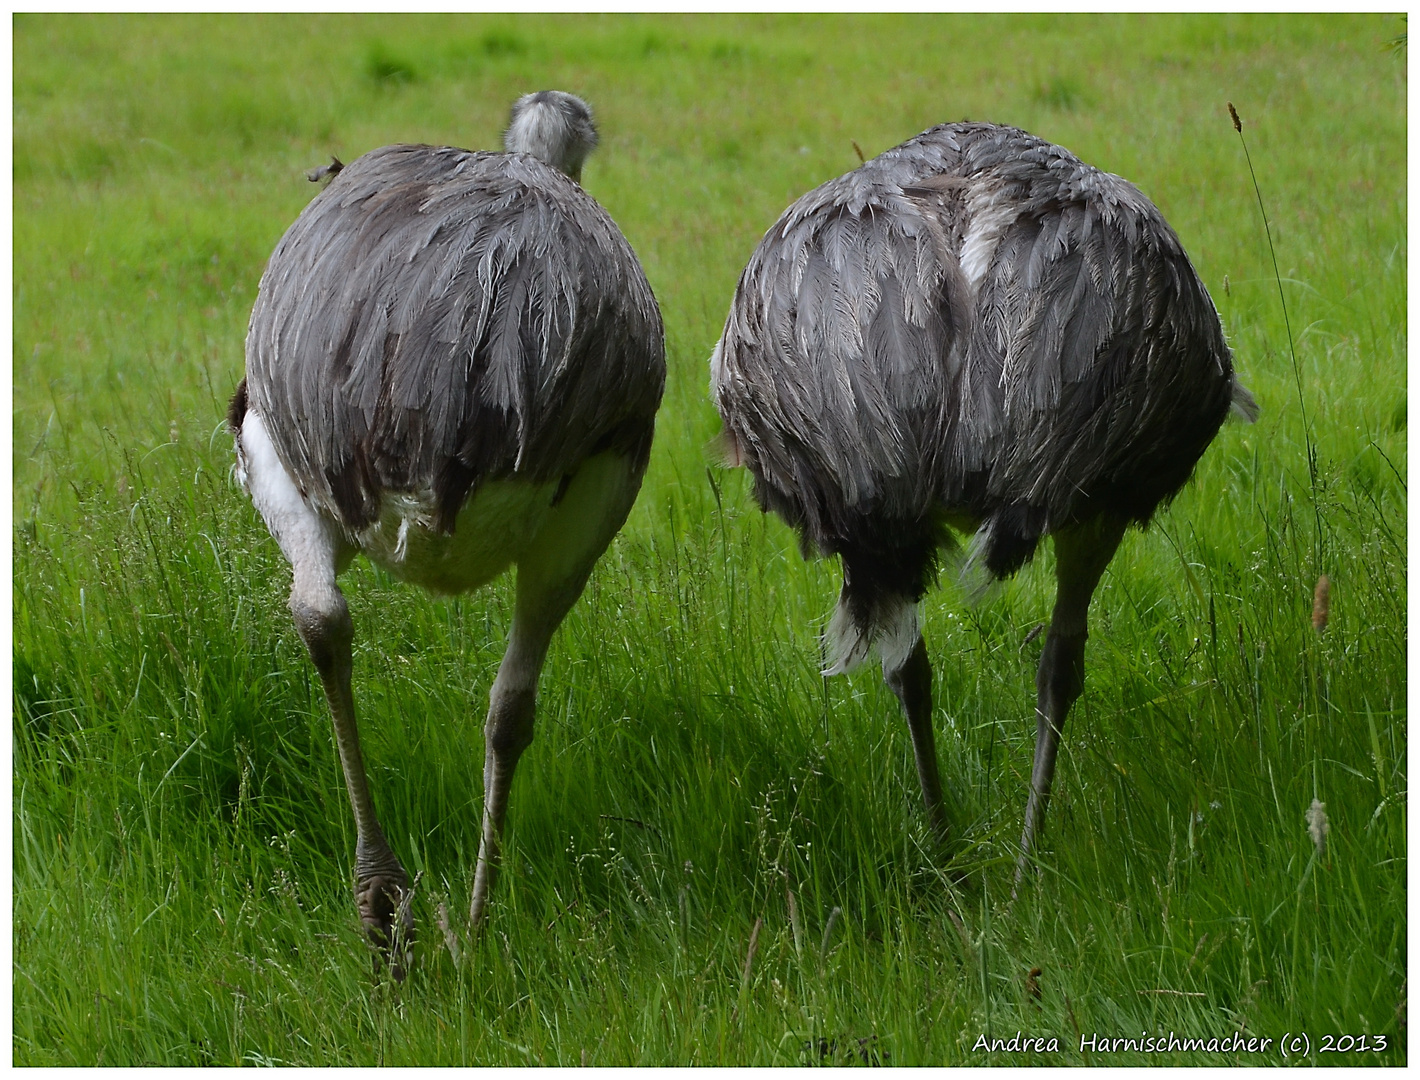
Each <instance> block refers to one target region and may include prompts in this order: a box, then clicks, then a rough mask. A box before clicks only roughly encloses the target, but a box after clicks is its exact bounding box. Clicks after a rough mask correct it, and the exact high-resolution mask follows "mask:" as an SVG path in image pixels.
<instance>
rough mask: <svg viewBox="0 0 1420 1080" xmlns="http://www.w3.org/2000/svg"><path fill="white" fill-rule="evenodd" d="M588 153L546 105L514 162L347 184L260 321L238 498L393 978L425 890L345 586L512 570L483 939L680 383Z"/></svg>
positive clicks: (526, 103) (384, 162) (411, 161)
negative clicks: (384, 757) (580, 602)
mask: <svg viewBox="0 0 1420 1080" xmlns="http://www.w3.org/2000/svg"><path fill="white" fill-rule="evenodd" d="M596 142H597V134H596V129H595V127H594V126H593V122H592V114H591V110H590V109H589V108H588V107H587V105H586V103H585V102H583V101H581V100H580V99H579V98H576V97H574V96H572V95H571V94H565V93H562V92H560V91H555V90H548V91H542V92H540V93H536V94H528V95H525V96H524V97H521V98H519V99H518V101H517V102H516V103H515V104H514V105H513V108H512V115H511V118H510V120H509V124H508V128H507V131H506V133H505V135H504V146H505V149H506V152H505V153H491V152H473V151H468V150H460V149H457V148H454V147H448V146H415V145H396V146H385V147H381V148H380V149H378V150H372V151H371V152H370V153H368V154H365V155H364V156H363V157H361V158H359V159H358V160H356V161H354V162H352V163H351V164H350V165H348V166H343V167H342V166H340V165H339V163H338V162H334V163H333V164H332V167H330V168H329V169H327V172H329V173H333V174H336V175H334V179H333V180H331V182H330V183H329V185H328V186H327V187H326V188H325V190H324V191H322V192H321V193H320V194H319V195H317V196H316V197H315V198H314V199H313V200H312V201H311V203H310V205H309V206H307V207H306V209H305V210H304V211H303V212H302V213H301V215H300V216H299V217H298V218H297V219H296V222H295V224H293V225H292V226H291V227H290V229H289V230H287V232H286V234H285V236H283V237H282V238H281V241H280V243H278V244H277V245H276V250H275V251H274V252H273V253H272V256H271V259H270V262H269V263H268V265H267V267H266V272H265V273H264V274H263V275H262V279H261V285H260V289H259V292H258V296H257V300H256V305H255V307H254V308H253V309H252V315H251V324H250V329H249V330H248V333H247V342H246V364H247V370H246V378H245V379H244V380H243V381H242V383H241V384H240V385H239V386H238V388H237V392H236V395H235V397H234V398H233V400H232V406H231V411H230V415H229V423H230V426H231V429H232V432H233V434H234V436H235V438H236V452H237V476H238V479H239V480H240V482H241V484H242V486H243V487H244V488H245V489H246V490H247V491H248V492H249V493H250V495H251V498H252V502H253V503H254V504H255V505H256V508H257V510H258V511H259V512H260V514H261V516H262V518H263V520H264V521H265V522H266V525H267V527H268V529H270V531H271V534H272V536H273V537H275V539H276V541H277V543H278V544H279V545H280V547H281V550H282V552H283V553H284V554H285V556H286V558H287V559H288V560H289V562H290V563H291V569H292V578H293V580H292V586H291V603H290V607H291V614H292V616H293V617H294V619H295V623H296V629H297V631H298V632H299V633H300V636H301V638H302V639H303V640H304V642H305V644H306V646H307V648H308V650H309V652H310V656H311V659H312V661H313V662H314V664H315V666H316V670H317V671H318V672H319V674H320V679H321V683H322V685H323V687H324V689H325V694H326V699H327V702H328V703H329V706H330V712H331V717H332V720H333V721H334V726H335V737H336V743H337V746H338V748H339V753H340V763H341V767H342V769H343V772H344V775H345V783H346V787H347V789H348V792H349V796H350V805H351V808H352V809H353V811H354V816H355V825H356V834H357V841H356V851H355V898H356V903H357V906H358V908H359V913H360V918H361V920H362V921H363V923H364V925H365V927H366V930H367V932H368V933H369V936H370V938H371V940H372V941H374V942H375V943H376V944H377V945H379V946H380V947H381V948H382V949H383V950H384V951H385V953H386V954H387V955H389V957H390V961H391V969H392V972H393V974H394V975H395V976H396V977H397V978H402V977H403V973H404V969H405V966H406V964H407V953H406V944H407V942H408V940H409V935H410V932H411V931H412V928H413V924H412V919H411V916H410V914H409V910H408V908H409V904H408V899H409V892H408V890H409V887H410V883H409V878H408V875H407V874H406V872H405V869H404V867H403V865H401V863H400V860H399V858H398V857H397V856H396V855H395V853H394V851H393V850H392V849H391V847H390V845H389V843H388V841H387V840H386V838H385V834H384V832H383V831H382V830H381V828H380V823H379V821H378V820H377V819H376V816H375V808H374V803H373V801H372V799H371V794H370V787H369V783H368V781H367V779H366V773H365V765H364V761H363V758H362V755H361V751H360V737H359V732H358V730H357V726H356V718H355V702H354V698H353V696H352V693H351V641H352V638H353V634H354V627H353V625H352V622H351V618H350V614H349V610H348V608H347V606H346V602H345V598H344V596H343V595H342V594H341V591H340V587H339V586H338V585H337V583H336V578H337V576H338V575H339V574H340V573H341V572H342V571H343V570H344V569H345V568H346V567H347V566H348V565H349V563H350V561H351V559H352V558H353V557H354V556H355V554H356V553H358V552H363V553H364V554H365V555H367V556H368V557H369V558H370V559H371V560H373V561H374V562H376V563H378V564H379V565H381V566H383V567H385V568H386V569H388V570H389V571H390V572H391V573H392V574H394V575H395V576H396V577H398V578H401V579H403V580H405V581H409V582H412V583H414V584H416V585H420V586H423V587H424V588H426V589H428V590H429V591H431V592H433V593H439V594H454V593H462V592H466V591H469V590H471V589H476V588H478V587H479V586H480V585H483V584H485V583H487V582H489V581H491V580H492V579H493V578H495V577H497V576H498V575H500V574H501V573H502V572H503V571H504V570H505V569H507V568H508V567H509V566H510V565H514V564H516V566H517V583H516V601H515V605H514V614H513V620H512V627H511V630H510V633H509V641H508V647H507V652H506V653H505V655H504V657H503V662H502V664H501V666H500V667H499V669H498V675H497V677H496V679H495V680H494V683H493V687H492V690H491V691H490V693H489V708H488V715H487V721H486V724H485V727H484V734H485V738H486V751H485V762H484V772H483V780H484V807H483V828H482V836H481V840H480V844H479V852H478V864H477V869H476V872H475V879H474V886H473V898H472V905H471V909H470V919H471V921H472V923H473V925H474V927H475V928H478V927H480V926H481V925H482V923H483V921H484V919H485V917H486V914H487V904H488V898H489V891H490V889H491V887H492V885H493V881H494V877H495V874H496V868H497V864H498V850H499V842H500V838H501V836H502V831H503V823H504V818H505V815H506V812H507V806H508V792H509V788H510V786H511V783H512V779H513V772H514V769H515V768H516V766H517V762H518V758H519V756H520V755H521V754H522V752H523V750H525V749H526V748H527V746H528V745H529V743H530V742H531V741H532V738H533V716H534V705H535V700H536V694H537V681H538V675H539V673H540V671H541V669H542V665H543V660H544V658H545V656H546V654H547V650H548V647H549V643H550V641H551V638H552V634H553V631H555V630H556V629H557V626H558V625H559V624H560V623H561V622H562V619H563V617H564V616H565V615H566V614H567V612H568V610H569V609H570V608H571V606H572V604H573V603H574V602H575V601H576V599H577V597H578V596H579V595H580V594H581V592H582V588H583V586H584V585H585V583H586V581H587V577H588V575H589V573H590V572H591V569H592V566H593V565H594V564H595V562H596V561H597V559H598V557H600V555H601V553H602V552H603V551H604V550H605V549H606V546H607V544H608V543H609V542H610V541H611V538H612V537H613V536H614V535H615V533H616V531H617V530H618V529H619V528H620V527H621V525H622V523H623V522H624V521H625V520H626V516H627V513H628V512H629V511H630V509H631V505H632V503H633V502H634V501H635V499H636V493H637V491H638V490H639V488H640V485H641V478H642V475H643V473H644V472H645V469H646V463H647V459H648V457H649V455H650V449H651V438H652V432H653V427H654V420H655V414H656V409H657V407H658V405H659V404H660V400H661V392H662V389H663V387H664V384H665V347H664V338H663V332H662V327H661V316H660V311H659V309H658V308H657V305H656V300H655V297H654V296H653V295H652V292H651V288H650V286H649V285H648V284H647V282H646V277H645V275H644V274H643V273H642V270H641V266H640V264H639V263H638V262H637V260H636V256H635V254H634V253H633V252H632V250H631V247H630V246H629V245H628V244H627V242H626V240H625V238H624V237H623V236H622V235H621V233H620V231H619V230H618V229H617V227H616V225H615V223H614V222H613V221H612V220H611V218H610V217H609V216H608V215H607V213H606V211H604V210H603V209H602V208H601V207H600V206H599V205H598V204H597V203H596V201H595V200H594V199H592V198H591V196H589V195H588V194H587V193H586V192H585V191H583V190H582V188H581V186H580V184H579V180H580V177H581V171H582V163H583V162H584V160H585V159H586V157H587V155H588V154H589V153H590V152H591V151H592V150H593V148H594V147H595V146H596Z"/></svg>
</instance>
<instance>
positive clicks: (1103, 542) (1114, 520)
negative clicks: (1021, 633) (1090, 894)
mask: <svg viewBox="0 0 1420 1080" xmlns="http://www.w3.org/2000/svg"><path fill="white" fill-rule="evenodd" d="M1127 524H1128V521H1127V520H1126V519H1124V518H1120V517H1114V516H1101V517H1098V518H1095V519H1094V520H1093V521H1089V522H1086V523H1084V524H1081V525H1075V526H1071V527H1069V528H1066V529H1061V530H1060V531H1058V532H1056V533H1055V534H1054V537H1055V582H1056V585H1055V611H1054V613H1053V614H1052V615H1051V618H1050V630H1049V631H1048V632H1047V634H1046V637H1045V647H1044V648H1043V649H1042V650H1041V653H1040V667H1039V668H1038V669H1037V671H1036V677H1035V685H1036V710H1035V721H1036V735H1035V763H1034V765H1033V767H1032V769H1031V786H1030V799H1029V800H1028V801H1027V803H1026V820H1025V830H1024V832H1023V833H1022V834H1021V854H1020V859H1019V861H1018V862H1017V864H1016V884H1017V885H1018V886H1019V884H1020V881H1021V878H1022V876H1023V875H1024V874H1025V870H1026V866H1027V864H1028V862H1029V860H1030V857H1031V854H1032V851H1033V850H1034V848H1035V843H1036V836H1037V834H1038V833H1039V832H1040V828H1041V825H1042V824H1043V823H1044V821H1045V808H1046V805H1047V804H1048V803H1049V801H1050V787H1051V783H1052V782H1053V781H1054V779H1055V755H1056V752H1057V751H1058V750H1059V749H1060V735H1061V732H1062V731H1063V730H1064V728H1065V717H1066V714H1067V713H1069V711H1070V706H1071V705H1073V704H1074V703H1075V699H1076V698H1078V697H1079V696H1080V691H1081V690H1082V689H1083V688H1084V684H1085V638H1086V637H1087V636H1088V634H1087V632H1086V628H1087V616H1088V614H1089V610H1090V598H1091V597H1092V596H1093V595H1094V592H1095V586H1097V585H1098V584H1099V580H1100V577H1101V575H1103V574H1104V570H1105V567H1106V566H1108V565H1109V560H1110V559H1112V558H1113V557H1114V552H1115V549H1117V548H1118V547H1119V541H1120V539H1121V538H1122V537H1123V536H1124V529H1125V526H1126V525H1127Z"/></svg>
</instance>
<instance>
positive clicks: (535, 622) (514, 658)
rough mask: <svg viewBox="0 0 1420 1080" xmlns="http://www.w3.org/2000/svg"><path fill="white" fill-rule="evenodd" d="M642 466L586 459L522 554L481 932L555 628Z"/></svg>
mask: <svg viewBox="0 0 1420 1080" xmlns="http://www.w3.org/2000/svg"><path fill="white" fill-rule="evenodd" d="M640 486H641V469H640V468H638V467H636V466H635V465H634V464H633V463H632V462H630V461H628V460H627V459H626V458H624V457H622V456H620V455H619V454H615V453H606V454H601V455H599V456H597V457H595V458H592V459H591V460H589V461H586V462H584V463H583V464H582V466H581V468H580V469H579V470H578V472H577V474H576V476H575V477H574V478H573V479H572V481H571V482H570V483H569V484H568V486H567V488H566V491H565V493H564V494H563V496H562V498H561V499H560V500H559V501H558V503H557V505H556V506H555V507H554V508H553V511H552V513H550V514H549V516H548V519H547V520H546V522H545V523H544V524H543V526H542V528H541V529H540V530H539V531H538V534H537V536H536V537H534V539H533V541H532V543H531V544H530V545H529V546H528V549H527V550H526V551H524V552H523V553H522V554H521V555H520V556H519V557H518V560H517V562H518V596H517V603H516V606H515V607H514V610H513V627H512V631H511V633H510V634H509V640H508V651H507V652H506V653H504V654H503V662H502V664H500V665H499V667H498V676H497V678H496V679H494V681H493V689H492V690H491V691H490V692H489V695H488V697H489V705H488V723H487V724H486V726H485V727H484V739H485V742H484V765H483V834H482V837H481V838H480V840H479V845H478V868H477V870H476V871H475V873H474V880H473V902H472V904H471V905H470V907H469V920H470V922H471V923H472V924H473V930H474V932H475V933H478V932H479V931H480V930H481V929H482V927H483V922H484V919H485V918H486V917H487V912H488V897H489V894H490V892H491V891H492V888H493V882H494V880H495V878H496V877H497V874H498V864H499V859H500V854H501V847H502V840H503V822H504V819H505V818H506V816H507V812H508V795H509V792H510V791H511V790H512V786H513V772H514V770H515V769H516V768H517V765H518V758H519V757H521V756H522V753H523V751H524V750H526V749H527V748H528V746H529V745H530V744H531V743H532V739H533V716H534V711H535V705H536V700H537V680H538V675H539V674H540V673H541V671H542V664H543V660H544V659H545V658H546V656H547V648H548V645H549V644H550V642H551V641H552V634H553V631H555V630H556V629H557V627H558V626H559V625H560V624H561V622H562V620H563V618H564V617H565V616H566V614H567V612H568V611H569V610H571V607H572V605H573V604H574V603H576V601H577V597H579V596H580V595H581V594H582V589H583V587H584V586H585V585H586V583H587V577H588V575H590V574H591V572H592V567H593V566H594V565H595V564H596V561H597V559H598V558H600V557H601V553H602V552H603V551H605V550H606V546H607V544H608V543H610V542H611V538H612V537H613V536H615V535H616V530H617V529H619V528H621V525H622V522H624V521H625V520H626V515H627V513H628V512H629V511H630V509H631V504H632V503H633V502H635V501H636V492H637V490H638V489H639V488H640Z"/></svg>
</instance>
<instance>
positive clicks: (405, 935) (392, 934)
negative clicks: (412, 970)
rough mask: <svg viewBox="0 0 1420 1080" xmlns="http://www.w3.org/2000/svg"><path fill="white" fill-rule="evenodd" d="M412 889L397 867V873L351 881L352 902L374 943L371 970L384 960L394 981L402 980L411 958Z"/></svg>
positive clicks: (378, 967) (373, 875)
mask: <svg viewBox="0 0 1420 1080" xmlns="http://www.w3.org/2000/svg"><path fill="white" fill-rule="evenodd" d="M413 899H414V890H413V888H411V887H410V886H409V878H408V877H407V876H406V875H405V873H404V871H403V870H402V869H401V870H399V871H398V872H397V873H388V872H386V873H379V874H371V875H370V876H369V877H365V878H361V879H359V880H358V881H357V882H356V883H355V906H356V908H358V909H359V912H360V922H361V923H362V924H363V925H364V927H365V934H366V936H367V937H368V938H369V939H370V943H371V944H372V945H374V946H375V949H376V952H375V972H376V974H378V973H379V970H380V967H381V965H382V964H384V963H388V964H389V967H390V975H392V976H393V977H394V981H395V982H403V981H404V977H405V975H406V974H408V972H409V965H410V962H411V960H412V959H413V956H412V952H411V946H412V945H413V943H414V916H413V915H412V914H411V913H410V906H411V905H410V901H412V900H413Z"/></svg>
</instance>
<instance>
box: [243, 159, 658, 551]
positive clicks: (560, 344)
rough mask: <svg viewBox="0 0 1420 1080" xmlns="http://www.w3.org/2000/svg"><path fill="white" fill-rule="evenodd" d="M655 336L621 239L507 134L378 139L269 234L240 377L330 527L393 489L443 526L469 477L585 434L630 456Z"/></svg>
mask: <svg viewBox="0 0 1420 1080" xmlns="http://www.w3.org/2000/svg"><path fill="white" fill-rule="evenodd" d="M628 268H630V269H628ZM660 342H661V329H660V317H659V313H658V311H657V308H656V304H655V300H654V297H653V296H652V294H651V290H650V286H649V285H648V284H647V283H646V280H645V277H644V275H642V274H641V273H640V268H639V265H638V264H637V262H636V260H635V256H634V255H633V254H632V253H631V250H630V248H629V246H628V245H627V244H626V242H625V240H624V239H623V238H622V237H621V235H620V233H619V231H618V230H617V229H616V227H615V225H614V224H613V223H612V222H611V220H610V218H609V217H607V215H606V214H605V212H604V211H603V210H602V209H601V207H600V206H598V205H597V203H596V202H595V201H594V200H593V199H591V197H590V196H588V195H586V194H585V193H584V192H583V191H582V190H581V188H580V187H578V186H577V185H576V184H575V183H573V182H572V181H571V180H569V179H567V178H566V177H565V176H563V175H562V174H561V173H559V172H558V171H557V170H555V169H553V168H551V167H550V166H547V165H545V164H543V163H542V162H540V161H538V160H536V159H534V158H532V157H530V156H527V155H522V154H511V155H510V154H490V153H475V152H470V151H465V150H457V149H454V148H451V147H429V146H390V147H383V148H381V149H379V150H376V151H372V152H371V153H369V154H366V155H365V156H364V157H362V158H360V159H359V160H357V161H355V162H354V163H352V164H351V165H349V166H347V167H346V168H345V169H344V170H342V172H341V173H340V175H339V176H338V177H336V179H335V180H334V181H332V183H331V184H330V186H329V187H328V188H327V189H326V190H325V191H324V192H323V193H322V194H321V195H319V196H317V197H316V198H315V199H314V200H312V202H311V204H310V205H309V206H308V207H307V208H306V210H305V211H304V212H303V213H302V214H301V216H300V217H299V218H298V219H297V221H296V223H295V224H294V225H292V227H291V228H290V230H288V232H287V233H286V235H285V236H284V237H283V238H282V240H281V242H280V244H278V246H277V248H276V250H275V252H274V253H273V255H272V257H271V261H270V263H269V264H268V267H267V270H266V273H265V274H264V275H263V278H262V284H261V289H260V293H259V296H258V299H257V303H256V306H255V308H254V309H253V312H252V320H251V326H250V330H249V333H248V346H247V353H248V374H249V379H250V390H249V392H250V395H251V404H252V407H253V408H255V409H256V410H257V411H258V412H260V413H261V414H263V415H264V416H268V417H270V418H271V419H272V421H273V422H271V423H269V424H268V428H269V429H270V430H271V432H272V434H273V439H274V441H275V442H276V448H277V452H278V454H279V455H280V457H281V459H282V461H283V463H284V464H285V465H286V467H287V469H288V471H289V472H290V473H291V475H292V476H293V477H296V478H298V481H299V482H300V483H302V485H303V487H304V489H305V490H304V494H305V495H306V496H307V497H308V498H310V499H312V500H313V502H314V503H315V504H316V505H319V506H321V507H322V508H323V509H324V510H325V511H326V512H327V513H329V514H331V515H332V516H333V517H335V518H336V519H337V520H339V521H340V522H341V524H342V525H343V526H344V527H345V528H346V529H347V530H350V531H357V530H359V529H361V528H363V527H365V526H367V525H369V524H370V523H371V522H373V521H375V520H376V519H377V518H378V516H379V513H380V506H381V500H382V498H383V496H384V495H385V494H386V493H391V492H397V493H407V494H414V495H418V496H420V497H423V498H426V499H427V500H428V501H429V504H430V507H431V511H432V518H433V525H434V527H435V528H438V529H442V530H444V531H447V530H449V529H451V528H452V527H453V522H454V520H455V518H456V517H457V514H458V510H459V507H460V506H461V505H462V504H463V502H464V500H465V498H466V497H467V496H468V494H469V493H470V492H471V491H472V490H473V489H475V488H476V487H477V486H478V485H479V484H481V483H483V482H485V481H487V480H490V479H497V478H502V477H508V476H515V475H516V476H522V477H526V478H528V479H531V480H534V481H546V480H551V479H556V478H558V477H559V476H561V475H562V474H563V472H565V471H566V470H567V469H568V468H570V467H572V466H574V465H575V464H576V463H577V462H580V461H582V460H584V459H585V458H586V457H587V456H588V455H589V454H590V453H593V452H597V451H599V450H601V449H612V448H614V449H619V450H622V451H623V452H625V453H627V454H628V455H629V456H632V457H638V458H644V455H645V454H646V453H647V452H648V450H649V444H650V436H651V429H652V422H653V417H654V414H655V410H656V406H657V404H658V403H659V400H660V396H661V390H662V386H663V383H664V355H663V351H662V348H663V347H662V346H661V345H660ZM652 351H654V352H655V355H651V352H652Z"/></svg>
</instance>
